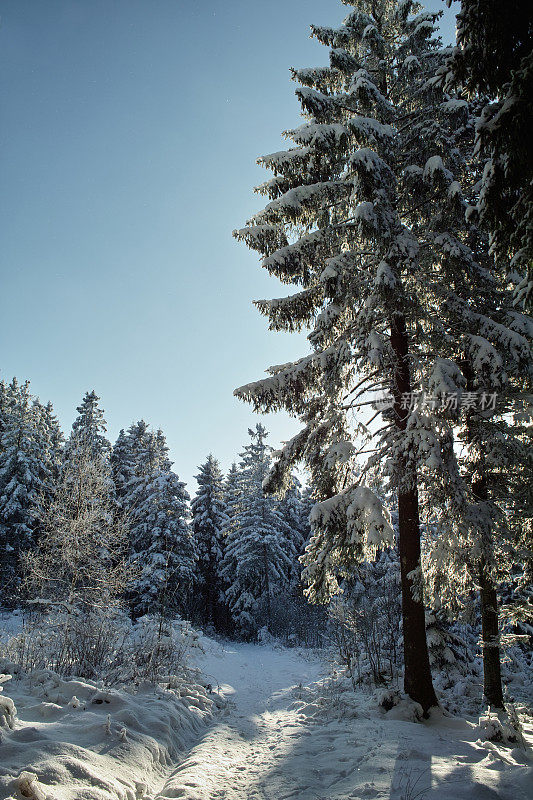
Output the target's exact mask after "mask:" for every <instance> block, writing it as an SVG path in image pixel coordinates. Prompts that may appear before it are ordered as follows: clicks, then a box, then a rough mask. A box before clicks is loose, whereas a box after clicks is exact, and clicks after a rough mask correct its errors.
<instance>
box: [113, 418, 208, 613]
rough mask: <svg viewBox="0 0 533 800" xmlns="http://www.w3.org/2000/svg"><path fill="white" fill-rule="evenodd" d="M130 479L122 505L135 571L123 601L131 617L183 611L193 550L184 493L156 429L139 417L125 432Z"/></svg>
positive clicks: (194, 555) (189, 585)
mask: <svg viewBox="0 0 533 800" xmlns="http://www.w3.org/2000/svg"><path fill="white" fill-rule="evenodd" d="M127 438H128V440H129V447H130V448H131V453H132V459H131V465H130V466H128V469H131V470H132V477H131V478H130V480H129V481H128V483H127V484H126V485H125V488H124V497H123V500H122V504H123V508H124V510H125V512H126V514H127V517H128V520H129V525H130V561H131V563H132V564H135V565H136V566H137V568H138V569H139V570H140V573H139V576H138V577H137V578H136V580H135V581H134V582H133V584H132V586H131V589H130V593H129V600H130V605H131V608H132V611H133V613H134V615H135V616H140V615H141V614H145V613H148V612H149V611H151V610H153V611H157V612H158V613H159V614H161V615H162V616H163V615H168V614H170V613H173V612H177V611H178V610H181V609H183V607H184V604H185V601H186V598H187V593H188V591H189V589H190V587H191V585H192V582H193V579H194V570H195V564H196V557H197V556H196V548H195V545H194V540H193V537H192V535H191V531H190V528H189V524H188V519H189V516H190V514H189V509H188V502H189V495H188V493H187V491H186V489H185V484H184V483H183V482H182V481H180V480H179V478H178V476H177V475H176V474H175V473H174V472H172V470H171V462H170V461H169V458H168V447H167V444H166V441H165V437H164V435H163V433H162V431H160V430H158V431H157V432H156V433H154V432H152V431H150V430H149V429H148V425H147V424H146V423H145V422H144V420H140V421H139V422H138V423H136V424H135V425H132V426H131V427H130V429H129V431H128V436H127Z"/></svg>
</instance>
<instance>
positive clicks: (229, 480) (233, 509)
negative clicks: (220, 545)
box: [224, 462, 242, 536]
mask: <svg viewBox="0 0 533 800" xmlns="http://www.w3.org/2000/svg"><path fill="white" fill-rule="evenodd" d="M241 491H242V473H241V470H240V469H239V467H238V466H237V464H236V463H235V462H233V463H232V465H231V467H230V468H229V472H228V474H227V475H226V480H225V481H224V506H225V510H226V515H227V518H228V519H227V522H226V524H225V526H224V536H227V535H228V533H229V532H230V531H231V530H232V528H233V527H235V521H236V519H237V516H238V513H239V508H240V496H241Z"/></svg>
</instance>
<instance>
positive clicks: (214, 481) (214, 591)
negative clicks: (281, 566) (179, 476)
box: [191, 454, 229, 630]
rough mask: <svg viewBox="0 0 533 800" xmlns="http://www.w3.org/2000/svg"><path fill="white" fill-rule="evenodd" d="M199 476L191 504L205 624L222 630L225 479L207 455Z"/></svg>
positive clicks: (223, 609)
mask: <svg viewBox="0 0 533 800" xmlns="http://www.w3.org/2000/svg"><path fill="white" fill-rule="evenodd" d="M199 470H200V471H199V473H198V475H196V476H195V477H196V480H197V481H198V491H197V492H196V496H195V497H194V499H193V501H192V503H191V512H192V531H193V535H194V539H195V543H196V548H197V551H198V566H197V575H198V579H197V583H198V591H199V593H200V601H201V608H202V616H203V621H204V623H205V624H211V625H213V626H214V627H215V629H216V630H221V629H222V628H223V626H224V624H225V621H226V613H225V607H224V604H223V591H224V583H223V581H222V577H221V574H220V573H221V565H222V559H223V556H224V530H225V528H226V526H227V524H228V521H229V518H228V515H227V514H226V508H225V506H226V504H225V498H224V480H223V475H222V472H221V470H220V465H219V463H218V461H217V459H216V458H214V457H213V455H212V454H210V455H208V457H207V460H206V461H205V463H204V464H202V465H201V466H200V467H199Z"/></svg>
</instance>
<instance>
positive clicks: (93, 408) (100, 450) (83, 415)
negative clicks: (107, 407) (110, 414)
mask: <svg viewBox="0 0 533 800" xmlns="http://www.w3.org/2000/svg"><path fill="white" fill-rule="evenodd" d="M99 400H100V398H99V397H98V396H97V394H96V393H95V392H94V390H93V391H91V392H86V393H85V396H84V398H83V400H82V402H81V404H80V405H79V406H78V408H77V409H76V410H77V412H78V416H77V417H76V419H75V420H74V422H73V425H72V432H71V434H70V436H69V438H68V440H67V442H66V445H65V459H67V460H68V459H69V458H70V457H71V455H70V453H71V450H73V451H75V450H76V449H77V447H78V446H79V444H80V442H82V441H83V443H84V444H85V445H86V447H88V448H89V449H90V451H91V453H92V454H93V456H94V458H102V459H104V460H109V456H110V454H111V444H110V442H109V441H108V439H107V438H106V435H105V433H106V430H107V424H106V421H105V418H104V412H103V410H102V409H101V408H100V406H99Z"/></svg>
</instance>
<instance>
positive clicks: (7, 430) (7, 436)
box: [0, 379, 60, 605]
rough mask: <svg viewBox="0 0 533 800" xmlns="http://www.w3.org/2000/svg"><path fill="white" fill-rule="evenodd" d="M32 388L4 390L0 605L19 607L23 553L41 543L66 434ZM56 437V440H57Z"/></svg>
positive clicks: (0, 467)
mask: <svg viewBox="0 0 533 800" xmlns="http://www.w3.org/2000/svg"><path fill="white" fill-rule="evenodd" d="M52 420H53V415H52V413H51V409H50V408H49V407H48V406H46V407H45V406H42V405H41V404H40V403H39V402H38V401H37V400H36V399H34V398H32V396H31V394H30V390H29V383H28V382H26V383H24V384H22V385H19V384H18V382H17V380H16V379H13V381H12V382H11V383H10V384H9V386H5V384H3V385H2V433H1V436H0V552H1V553H2V559H1V562H0V601H1V602H3V603H5V604H8V605H11V604H13V603H14V602H16V600H17V597H18V588H19V584H20V577H21V574H20V565H19V559H20V555H21V553H23V552H25V551H26V550H29V549H30V548H31V547H32V546H33V545H34V543H35V536H36V534H37V532H38V525H39V516H40V504H41V503H42V502H43V500H45V498H46V497H48V496H50V494H51V491H52V484H53V479H54V470H55V468H56V466H57V458H58V456H59V452H58V449H57V448H59V447H60V435H59V434H58V431H57V430H56V428H55V426H54V422H53V421H52ZM54 437H55V439H54Z"/></svg>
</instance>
